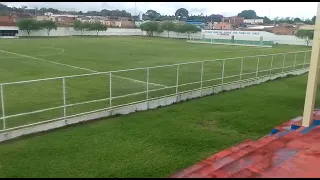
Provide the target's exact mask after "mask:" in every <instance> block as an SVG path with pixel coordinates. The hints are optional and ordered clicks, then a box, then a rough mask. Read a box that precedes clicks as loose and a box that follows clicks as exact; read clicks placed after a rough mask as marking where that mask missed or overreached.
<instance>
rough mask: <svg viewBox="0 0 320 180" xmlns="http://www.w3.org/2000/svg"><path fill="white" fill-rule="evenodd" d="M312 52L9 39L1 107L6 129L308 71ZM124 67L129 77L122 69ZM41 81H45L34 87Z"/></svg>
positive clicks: (3, 45) (3, 50) (3, 55)
mask: <svg viewBox="0 0 320 180" xmlns="http://www.w3.org/2000/svg"><path fill="white" fill-rule="evenodd" d="M309 50H311V48H310V47H303V46H289V45H275V46H274V47H273V48H261V47H242V46H226V45H207V44H189V43H187V42H186V40H178V39H167V38H150V37H63V38H35V39H3V40H1V41H0V63H1V66H0V84H2V92H3V105H4V106H3V105H1V106H0V107H1V109H4V111H1V112H0V117H3V116H4V113H3V112H5V117H6V118H5V126H4V125H3V124H2V123H3V121H1V123H0V130H3V129H4V127H5V128H7V129H8V128H9V129H10V128H14V127H17V126H23V125H28V124H31V123H37V122H41V121H44V120H50V119H57V118H61V117H63V116H72V115H76V114H79V113H83V112H88V111H94V110H98V109H103V108H108V107H116V106H120V105H124V104H127V103H133V102H137V101H143V100H146V97H147V98H150V99H151V98H157V97H161V96H166V95H170V94H174V93H177V91H178V92H184V91H188V90H194V89H197V88H200V87H210V86H215V85H220V84H221V83H222V82H223V83H228V82H232V81H236V80H239V78H241V79H248V78H253V77H257V76H265V75H268V74H270V73H278V72H281V71H284V70H285V71H286V70H292V69H294V68H302V66H304V65H303V64H304V63H305V60H308V59H310V54H311V53H310V52H308V53H305V51H309ZM297 51H299V53H289V54H283V53H287V52H297ZM271 54H274V55H272V56H271ZM256 55H269V56H260V57H258V56H256ZM242 57H245V58H242ZM227 58H229V59H228V60H226V61H222V60H221V59H227ZM217 59H220V60H217ZM283 59H285V61H283ZM212 60H217V61H212ZM190 62H195V63H190ZM181 63H182V64H181ZM178 64H179V65H178ZM257 64H258V67H257ZM270 65H272V68H273V70H272V71H269V69H270ZM148 67H149V68H148ZM282 67H285V68H282ZM125 69H130V71H119V70H125ZM257 69H258V71H257ZM110 72H111V74H110ZM177 72H178V75H177ZM83 74H90V75H85V76H84V75H83ZM240 74H241V75H240ZM75 75H79V76H75ZM177 76H178V78H177ZM240 76H241V77H240ZM56 77H59V78H56ZM63 77H64V78H63ZM223 77H224V78H223ZM47 78H51V79H47ZM36 79H46V80H41V81H30V80H36ZM21 81H24V82H23V83H12V82H21ZM111 97H112V98H111ZM3 107H4V108H3ZM29 112H34V113H29Z"/></svg>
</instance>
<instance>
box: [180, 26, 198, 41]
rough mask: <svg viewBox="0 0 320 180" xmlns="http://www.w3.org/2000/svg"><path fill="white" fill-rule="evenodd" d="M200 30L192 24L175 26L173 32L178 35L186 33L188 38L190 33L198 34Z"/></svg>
mask: <svg viewBox="0 0 320 180" xmlns="http://www.w3.org/2000/svg"><path fill="white" fill-rule="evenodd" d="M200 31H201V29H200V28H198V27H197V26H195V25H192V24H181V25H177V26H176V28H175V32H177V33H178V34H180V33H187V34H188V38H190V35H191V34H192V33H197V32H200Z"/></svg>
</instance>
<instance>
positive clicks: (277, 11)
mask: <svg viewBox="0 0 320 180" xmlns="http://www.w3.org/2000/svg"><path fill="white" fill-rule="evenodd" d="M2 3H3V4H6V5H8V6H11V7H12V6H16V7H21V6H22V5H26V6H28V7H30V8H35V7H37V8H41V7H45V8H49V7H52V8H55V9H59V10H75V11H83V12H85V11H93V10H96V11H100V10H101V9H108V10H113V9H119V10H126V11H128V12H130V13H132V14H133V15H134V13H135V3H134V2H2ZM136 5H137V13H139V12H142V13H145V12H146V11H147V10H149V9H153V10H156V11H157V12H159V13H160V14H167V15H173V14H174V13H175V11H176V10H177V9H178V8H186V9H187V10H188V11H189V14H192V15H199V14H201V13H203V14H204V15H210V14H222V15H224V16H233V15H237V14H238V13H239V12H241V11H242V10H248V9H252V10H255V11H256V13H257V15H258V16H268V17H271V18H274V17H299V18H305V19H306V18H312V17H313V16H315V15H316V9H317V2H137V3H136Z"/></svg>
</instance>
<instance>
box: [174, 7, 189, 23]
mask: <svg viewBox="0 0 320 180" xmlns="http://www.w3.org/2000/svg"><path fill="white" fill-rule="evenodd" d="M174 15H175V17H176V19H177V18H178V19H179V20H182V19H187V18H188V17H189V11H188V10H187V9H185V8H179V9H178V10H177V11H176V13H175V14H174Z"/></svg>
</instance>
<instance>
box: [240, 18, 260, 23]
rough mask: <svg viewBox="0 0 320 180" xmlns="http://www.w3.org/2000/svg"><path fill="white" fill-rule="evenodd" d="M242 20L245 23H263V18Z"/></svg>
mask: <svg viewBox="0 0 320 180" xmlns="http://www.w3.org/2000/svg"><path fill="white" fill-rule="evenodd" d="M243 22H244V23H246V24H263V19H244V20H243Z"/></svg>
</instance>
